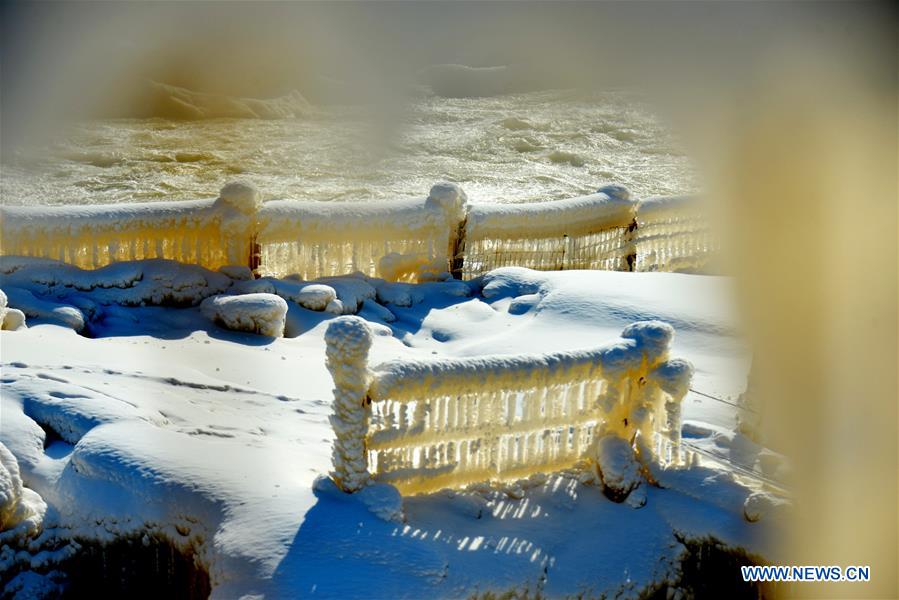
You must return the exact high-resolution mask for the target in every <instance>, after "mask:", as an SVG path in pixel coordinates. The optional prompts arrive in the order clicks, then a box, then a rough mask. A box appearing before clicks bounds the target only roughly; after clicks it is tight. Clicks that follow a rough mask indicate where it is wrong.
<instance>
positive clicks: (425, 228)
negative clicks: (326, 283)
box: [258, 183, 467, 281]
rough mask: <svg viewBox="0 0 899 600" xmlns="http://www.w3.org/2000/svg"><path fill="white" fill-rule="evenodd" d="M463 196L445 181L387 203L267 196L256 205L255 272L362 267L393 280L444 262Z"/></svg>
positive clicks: (315, 273)
mask: <svg viewBox="0 0 899 600" xmlns="http://www.w3.org/2000/svg"><path fill="white" fill-rule="evenodd" d="M466 204H467V198H466V197H465V192H463V191H462V189H461V188H460V187H459V186H457V185H454V184H451V183H443V184H438V185H435V186H434V187H432V188H431V191H430V194H429V195H428V197H427V198H423V199H414V200H405V201H398V202H390V203H371V202H369V203H361V202H294V201H286V200H282V201H275V202H268V203H266V204H265V206H264V207H263V208H262V210H261V211H260V212H259V234H258V243H259V244H260V246H261V252H262V269H261V270H262V272H263V273H264V274H266V275H276V276H283V275H288V274H290V273H298V274H299V275H300V276H301V277H302V278H303V279H306V280H310V279H315V278H318V277H326V276H331V275H344V274H347V273H353V272H356V271H361V272H362V273H364V274H366V275H370V276H376V277H381V278H383V279H387V280H392V281H404V280H406V281H408V280H414V279H416V278H417V277H420V276H421V275H422V274H423V273H428V272H431V273H442V272H445V271H447V270H448V269H449V262H450V259H451V256H452V254H453V252H454V238H455V234H456V229H457V228H458V224H459V223H460V222H462V220H463V219H464V218H465V210H466Z"/></svg>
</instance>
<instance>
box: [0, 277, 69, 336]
mask: <svg viewBox="0 0 899 600" xmlns="http://www.w3.org/2000/svg"><path fill="white" fill-rule="evenodd" d="M8 290H9V296H8V299H9V302H10V303H12V304H13V305H15V306H16V307H17V308H18V309H19V310H20V312H22V313H23V314H24V315H26V316H28V317H33V318H38V319H46V320H48V321H50V322H52V323H58V324H60V325H64V326H65V327H68V328H70V329H74V330H75V331H82V330H83V329H84V321H85V319H84V314H83V313H82V312H81V311H80V310H78V309H77V308H75V307H74V306H66V305H59V304H56V303H53V302H47V301H45V300H41V299H40V298H38V297H36V296H35V295H34V294H32V293H31V292H30V291H28V290H23V289H19V288H14V287H11V288H8ZM4 321H5V319H4ZM4 329H6V327H5V325H4Z"/></svg>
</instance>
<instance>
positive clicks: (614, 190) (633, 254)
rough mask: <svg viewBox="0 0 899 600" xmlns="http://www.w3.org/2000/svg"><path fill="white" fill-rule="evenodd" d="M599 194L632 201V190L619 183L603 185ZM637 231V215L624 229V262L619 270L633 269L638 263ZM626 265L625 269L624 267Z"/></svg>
mask: <svg viewBox="0 0 899 600" xmlns="http://www.w3.org/2000/svg"><path fill="white" fill-rule="evenodd" d="M596 193H597V194H605V195H607V196H608V197H609V198H614V199H616V200H622V201H626V202H627V201H630V199H631V191H630V190H629V189H627V188H626V187H624V186H623V185H620V184H617V183H610V184H607V185H604V186H602V187H601V188H599V189H598V190H596ZM636 231H637V217H636V215H635V216H634V218H633V219H632V220H631V222H630V223H629V224H628V226H627V229H625V230H624V236H623V238H622V251H623V252H624V262H623V264H621V266H619V270H627V271H633V270H634V269H635V265H636V264H637V246H636V244H634V238H635V237H636ZM622 267H624V269H622Z"/></svg>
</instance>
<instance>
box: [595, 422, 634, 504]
mask: <svg viewBox="0 0 899 600" xmlns="http://www.w3.org/2000/svg"><path fill="white" fill-rule="evenodd" d="M596 466H597V470H598V475H599V477H600V479H601V481H602V484H603V493H605V495H606V496H607V497H608V498H609V499H610V500H614V501H615V502H622V501H623V500H625V499H626V498H627V497H628V495H629V494H630V493H631V492H632V491H633V490H634V489H636V488H637V486H639V485H640V483H642V481H643V476H642V475H641V474H640V464H639V463H638V462H637V458H636V456H635V455H634V449H633V448H632V447H631V445H630V444H629V443H628V441H627V440H625V439H623V438H620V437H618V436H617V435H605V436H603V437H602V438H600V439H599V441H598V443H597V445H596Z"/></svg>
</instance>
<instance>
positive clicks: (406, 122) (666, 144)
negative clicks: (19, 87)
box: [0, 91, 695, 205]
mask: <svg viewBox="0 0 899 600" xmlns="http://www.w3.org/2000/svg"><path fill="white" fill-rule="evenodd" d="M236 177H244V178H247V179H249V180H251V181H253V182H254V183H256V184H257V185H258V186H259V188H260V189H261V190H262V191H263V193H264V195H265V197H266V198H293V199H307V200H336V201H347V200H372V201H379V200H390V199H393V198H398V197H408V196H423V195H425V194H426V193H427V190H428V189H429V188H430V186H431V185H432V184H433V183H434V182H436V181H440V180H449V181H455V182H457V183H460V184H461V185H462V186H463V188H464V189H465V190H466V191H467V192H468V195H469V197H471V198H472V199H473V200H481V201H504V202H530V201H539V200H546V199H552V198H564V197H570V196H575V195H579V194H583V193H589V192H591V191H593V190H595V188H596V186H597V185H598V184H600V183H604V182H618V183H623V184H624V185H626V186H628V187H629V188H630V189H631V191H632V192H633V193H634V194H635V195H637V196H639V197H643V196H647V195H654V194H677V193H684V192H689V191H692V190H694V188H695V178H694V174H693V171H692V168H691V165H690V164H689V161H688V159H687V157H686V156H685V155H684V154H683V152H682V151H681V150H680V149H679V148H678V146H677V143H676V140H674V139H673V136H672V134H671V133H670V132H669V131H668V130H667V129H666V128H665V125H664V123H662V122H661V121H660V120H659V119H658V118H657V117H655V116H654V115H653V113H652V112H651V110H650V108H649V107H648V106H647V105H646V104H645V103H643V102H641V101H639V99H637V98H636V97H635V96H633V95H631V94H627V93H623V92H604V93H594V94H589V95H584V94H583V93H576V92H573V91H544V92H533V93H527V94H511V95H503V96H495V97H489V98H442V97H438V96H431V95H422V96H420V97H418V98H415V99H413V100H411V101H410V102H409V103H408V104H407V105H405V106H403V107H392V108H391V109H390V110H389V111H385V110H374V109H373V108H370V107H368V108H366V107H363V106H355V107H322V108H316V109H313V110H311V111H310V113H309V114H308V115H305V116H304V117H302V118H297V119H287V120H254V119H214V120H205V121H171V120H166V119H104V120H95V121H88V122H82V123H78V124H76V125H73V126H71V127H69V128H67V129H66V130H64V131H62V132H60V134H59V137H58V138H57V139H56V140H54V141H53V143H51V144H50V145H47V146H45V147H42V148H37V149H32V150H29V151H28V152H27V153H26V152H20V153H18V154H17V155H16V156H15V158H13V159H12V160H11V161H10V162H9V163H7V164H4V165H2V176H0V183H2V186H0V201H2V203H4V204H9V205H22V204H25V205H34V204H98V203H109V202H136V201H154V200H171V199H183V198H200V197H213V196H215V195H216V193H217V191H218V189H219V188H220V187H221V185H222V184H223V183H224V182H225V181H227V180H229V179H233V178H236Z"/></svg>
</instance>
